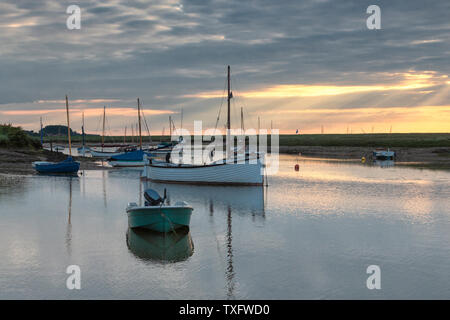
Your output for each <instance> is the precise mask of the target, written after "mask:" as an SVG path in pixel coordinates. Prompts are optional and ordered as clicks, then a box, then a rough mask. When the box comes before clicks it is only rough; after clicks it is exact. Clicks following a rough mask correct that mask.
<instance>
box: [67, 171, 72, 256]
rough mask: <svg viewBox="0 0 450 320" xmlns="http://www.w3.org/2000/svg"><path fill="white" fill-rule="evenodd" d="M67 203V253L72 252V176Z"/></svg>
mask: <svg viewBox="0 0 450 320" xmlns="http://www.w3.org/2000/svg"><path fill="white" fill-rule="evenodd" d="M68 202H69V204H68V212H69V215H68V219H67V229H66V248H67V254H68V255H69V256H70V255H71V254H72V177H69V201H68Z"/></svg>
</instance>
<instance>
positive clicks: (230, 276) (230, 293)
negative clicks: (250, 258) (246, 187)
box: [226, 207, 234, 299]
mask: <svg viewBox="0 0 450 320" xmlns="http://www.w3.org/2000/svg"><path fill="white" fill-rule="evenodd" d="M231 229H232V217H231V208H230V207H228V214H227V237H226V242H227V243H226V244H227V272H226V279H227V287H228V289H227V298H228V299H233V298H234V269H233V245H232V240H233V236H232V230H231Z"/></svg>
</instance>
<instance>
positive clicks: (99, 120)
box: [95, 116, 103, 133]
mask: <svg viewBox="0 0 450 320" xmlns="http://www.w3.org/2000/svg"><path fill="white" fill-rule="evenodd" d="M102 117H103V116H101V117H100V118H99V119H98V123H97V129H95V132H97V133H98V131H99V129H100V123H101V122H102Z"/></svg>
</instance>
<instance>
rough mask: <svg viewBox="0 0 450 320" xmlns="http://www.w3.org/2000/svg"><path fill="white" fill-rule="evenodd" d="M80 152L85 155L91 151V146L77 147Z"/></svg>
mask: <svg viewBox="0 0 450 320" xmlns="http://www.w3.org/2000/svg"><path fill="white" fill-rule="evenodd" d="M77 151H78V154H82V155H85V154H86V153H89V152H91V148H89V147H79V148H77Z"/></svg>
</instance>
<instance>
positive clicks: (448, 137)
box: [44, 133, 450, 148]
mask: <svg viewBox="0 0 450 320" xmlns="http://www.w3.org/2000/svg"><path fill="white" fill-rule="evenodd" d="M81 139H82V138H81V136H74V137H72V141H73V142H74V143H80V142H81ZM142 139H143V141H144V143H148V141H149V138H148V137H143V138H142ZM152 140H153V141H154V142H159V141H169V137H168V136H163V137H161V136H152ZM50 141H52V142H57V143H66V142H67V137H66V136H52V137H45V138H44V142H50ZM131 141H132V140H131V137H127V139H126V142H127V143H131ZM134 141H135V142H136V138H135V139H134ZM86 142H87V143H88V144H89V143H100V142H101V137H100V136H86ZM122 142H123V137H121V136H115V137H114V136H108V137H105V143H122ZM268 142H269V144H270V139H269V141H268ZM280 146H287V147H289V146H292V147H295V146H322V147H406V148H432V147H450V133H392V134H383V133H375V134H301V135H300V134H299V135H280Z"/></svg>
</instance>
